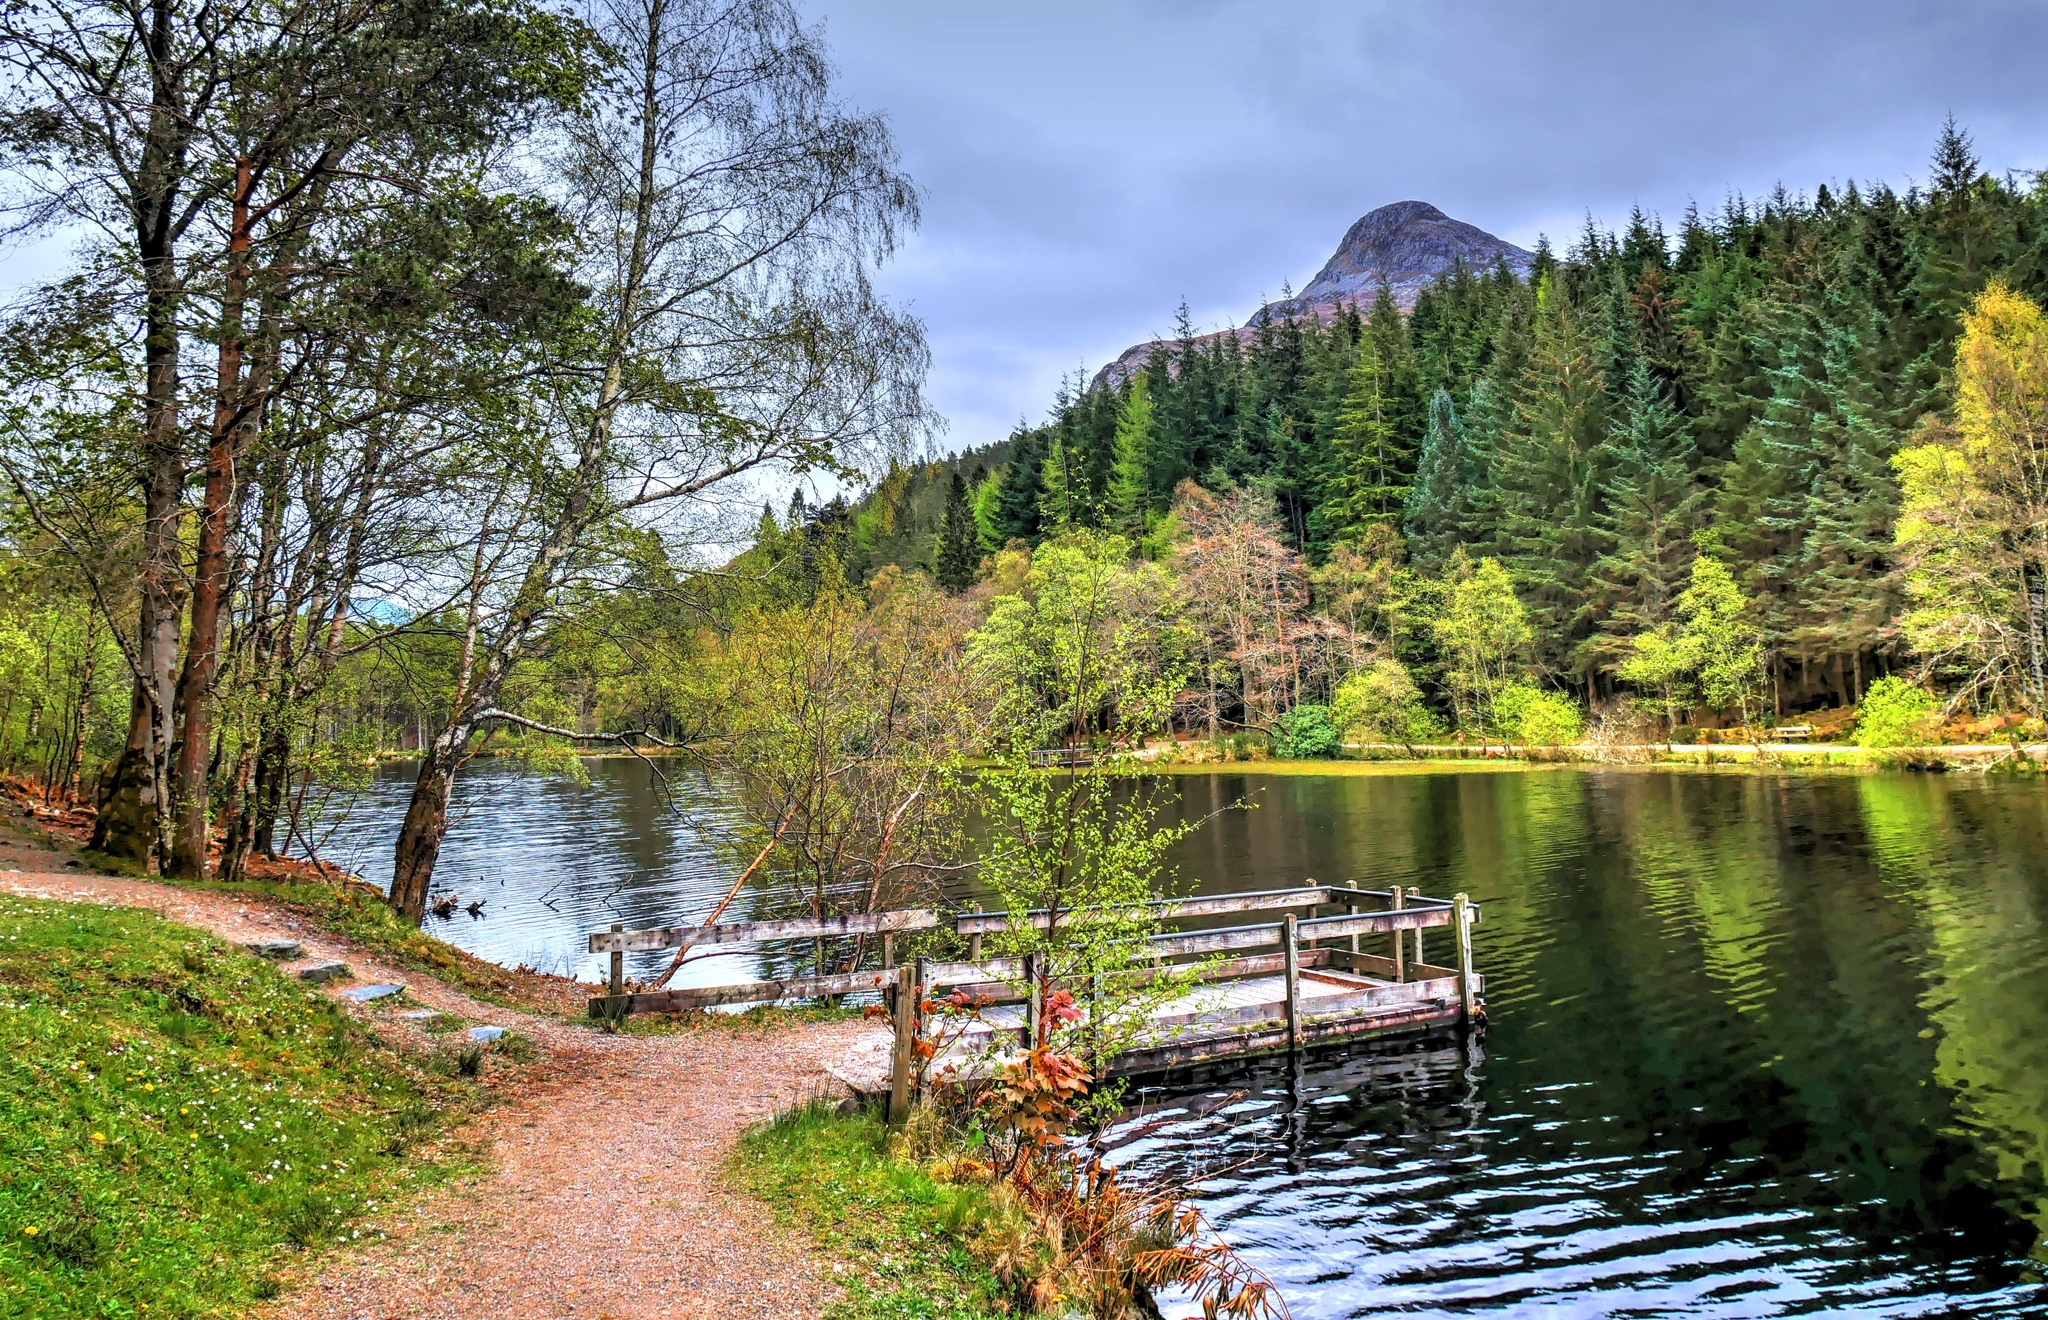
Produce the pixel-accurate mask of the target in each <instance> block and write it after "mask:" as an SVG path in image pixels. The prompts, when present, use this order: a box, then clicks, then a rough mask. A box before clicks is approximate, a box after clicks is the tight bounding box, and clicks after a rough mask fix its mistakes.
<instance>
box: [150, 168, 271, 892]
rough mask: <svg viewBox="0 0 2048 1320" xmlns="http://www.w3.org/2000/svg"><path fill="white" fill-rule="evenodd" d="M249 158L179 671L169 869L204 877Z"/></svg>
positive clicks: (238, 389)
mask: <svg viewBox="0 0 2048 1320" xmlns="http://www.w3.org/2000/svg"><path fill="white" fill-rule="evenodd" d="M249 188H250V170H249V162H248V161H247V160H243V161H242V162H240V163H239V164H238V165H237V166H236V170H235V195H234V212H233V214H234V222H233V229H232V230H231V232H230V234H229V237H228V270H227V286H226V289H225V291H224V292H223V294H222V298H221V337H220V350H219V357H218V362H219V366H218V376H217V379H216V383H215V389H214V405H213V432H212V434H211V436H210V437H209V438H208V443H207V447H206V494H205V496H204V501H203V503H202V505H201V512H200V515H199V546H198V553H197V555H196V556H195V560H194V563H193V570H192V617H191V627H190V629H189V631H188V632H187V635H186V638H185V666H184V669H183V670H182V671H181V672H180V673H179V675H178V692H177V701H178V724H179V728H180V730H181V732H182V735H183V736H182V739H181V741H180V742H179V744H178V756H177V763H176V766H175V769H174V771H173V773H172V776H171V788H172V805H171V816H172V822H173V824H172V840H171V855H170V861H169V865H167V866H165V867H164V870H165V872H166V874H170V875H177V876H183V877H185V878H186V879H191V880H203V879H205V878H206V852H207V805H208V804H207V790H208V783H207V778H208V776H207V753H208V752H209V751H210V750H211V744H212V741H213V739H212V716H213V688H214V682H215V680H216V679H217V678H218V676H219V673H220V631H221V618H222V605H223V604H224V602H225V600H226V598H227V586H228V574H229V571H230V570H231V568H232V567H233V564H232V556H231V555H230V554H229V552H228V533H229V531H230V524H231V523H232V521H233V519H234V514H235V503H236V500H235V491H236V488H237V486H238V485H239V481H240V476H241V474H240V472H239V471H238V469H239V468H240V466H241V464H240V459H241V457H242V455H241V453H240V450H241V441H242V440H243V439H244V438H245V437H247V436H248V435H249V426H248V422H249V416H248V412H249V410H250V409H252V408H254V407H256V406H258V404H257V401H256V400H253V399H245V398H244V397H243V395H244V390H243V381H242V347H243V345H242V312H243V302H244V298H245V293H246V290H247V288H248V279H249Z"/></svg>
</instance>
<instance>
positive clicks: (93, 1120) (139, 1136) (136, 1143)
mask: <svg viewBox="0 0 2048 1320" xmlns="http://www.w3.org/2000/svg"><path fill="white" fill-rule="evenodd" d="M0 1053H4V1055H5V1057H6V1060H7V1066H6V1068H5V1069H4V1070H0V1314H4V1315H7V1316H24V1317H29V1316H34V1317H71V1316H81V1317H82V1316H93V1317H144V1318H146V1320H157V1318H158V1317H175V1316H227V1315H242V1314H246V1313H247V1312H248V1311H249V1310H250V1309H251V1307H252V1306H253V1304H254V1303H256V1302H258V1301H259V1300H261V1299H263V1298H266V1297H269V1296H272V1295H274V1294H275V1293H276V1292H277V1290H278V1287H279V1280H278V1275H279V1274H280V1273H281V1272H283V1271H286V1270H289V1268H290V1267H291V1264H292V1262H293V1261H294V1260H296V1259H298V1258H299V1257H300V1253H301V1251H302V1249H304V1248H307V1247H313V1246H317V1245H319V1244H321V1243H323V1242H328V1241H332V1240H335V1239H343V1238H350V1237H353V1236H355V1235H356V1233H357V1232H359V1231H360V1230H359V1229H357V1228H353V1227H351V1223H352V1221H354V1220H355V1219H356V1218H357V1216H359V1215H361V1214H363V1213H365V1212H367V1211H372V1210H375V1209H377V1208H378V1207H380V1206H382V1205H384V1204H386V1203H387V1202H388V1201H389V1200H390V1199H391V1198H393V1197H398V1196H404V1195H406V1194H408V1193H409V1192H410V1191H411V1190H412V1189H413V1188H415V1187H417V1186H421V1185H424V1184H426V1183H428V1182H430V1181H433V1180H435V1179H438V1178H440V1177H442V1176H444V1175H446V1174H448V1173H450V1172H453V1171H455V1170H457V1169H459V1168H463V1167H469V1166H468V1165H467V1164H466V1163H465V1162H464V1161H463V1160H462V1159H461V1157H460V1156H459V1155H448V1154H443V1155H439V1156H436V1155H434V1154H432V1153H431V1152H429V1151H427V1150H425V1149H423V1145H424V1143H426V1142H427V1141H429V1140H430V1139H432V1138H433V1137H436V1136H438V1135H439V1134H440V1133H441V1132H442V1130H443V1129H444V1127H445V1125H446V1123H447V1121H448V1120H449V1119H450V1118H452V1117H454V1116H455V1115H456V1114H457V1113H459V1112H462V1111H464V1110H466V1109H467V1108H469V1107H470V1105H471V1104H472V1102H473V1100H474V1097H476V1095H477V1094H478V1092H477V1091H476V1089H475V1088H474V1087H473V1086H472V1085H470V1084H468V1083H465V1082H463V1081H461V1080H459V1079H458V1078H455V1077H449V1076H443V1075H439V1073H438V1072H437V1071H430V1070H428V1069H424V1068H421V1067H418V1066H416V1065H415V1063H414V1062H413V1061H410V1060H408V1059H406V1058H404V1057H402V1056H400V1055H399V1054H398V1053H397V1052H395V1051H393V1050H391V1049H389V1048H387V1047H385V1046H383V1045H382V1044H380V1043H379V1042H378V1040H377V1039H376V1037H375V1036H374V1035H372V1034H371V1033H369V1032H368V1031H367V1030H366V1029H364V1028H362V1027H359V1026H357V1025H356V1024H354V1023H353V1022H351V1021H350V1020H349V1018H348V1017H347V1016H346V1015H345V1014H343V1013H342V1012H340V1011H339V1010H338V1009H337V1008H335V1007H334V1006H333V1005H332V1004H330V1003H329V1002H328V1001H327V1000H325V999H323V998H321V997H320V996H318V995H317V994H314V993H312V992H310V991H308V990H307V989H306V988H304V987H302V986H300V985H298V984H297V983H295V982H293V981H290V980H288V979H286V978H285V977H284V976H283V975H281V974H280V973H279V972H278V971H277V970H276V969H275V968H273V967H271V966H269V965H268V964H266V963H264V962H262V961H261V960H259V959H257V958H255V957H252V956H250V955H248V954H245V953H243V952H241V951H239V950H235V949H231V948H230V947H228V946H227V945H224V944H222V943H221V942H220V941H218V940H215V939H212V938H211V937H209V936H207V935H205V934H203V933H202V932H199V931H195V930H192V929H190V928H187V927H183V926H177V925H173V924H171V923H169V922H166V921H163V920H161V919H160V918H158V917H156V916H154V915H152V914H149V913H144V912H134V911H124V910H118V909H106V908H99V907H90V906H85V905H80V904H66V903H43V902H33V901H29V900H24V899H15V898H5V897H0Z"/></svg>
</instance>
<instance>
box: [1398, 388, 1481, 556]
mask: <svg viewBox="0 0 2048 1320" xmlns="http://www.w3.org/2000/svg"><path fill="white" fill-rule="evenodd" d="M1473 475H1474V474H1473V473H1472V471H1471V464H1470V462H1469V461H1468V460H1467V458H1466V454H1465V428H1464V427H1463V426H1462V425H1461V424H1460V423H1459V421H1458V410H1457V407H1456V405H1455V404H1454V403H1453V402H1452V400H1451V392H1450V391H1449V390H1447V389H1438V390H1437V392H1436V393H1435V395H1433V396H1432V397H1431V398H1430V401H1429V428H1428V430H1427V431H1425V432H1424V434H1423V440H1422V456H1421V458H1419V459H1418V460H1417V461H1416V464H1415V484H1414V485H1413V486H1412V487H1410V488H1409V491H1408V504H1407V508H1406V510H1405V516H1404V518H1403V527H1404V529H1405V530H1406V532H1407V535H1408V552H1409V555H1410V556H1411V557H1412V558H1413V559H1414V561H1415V563H1416V564H1417V565H1418V566H1419V567H1422V568H1425V569H1432V570H1433V569H1436V568H1438V567H1439V566H1441V565H1442V564H1443V562H1444V561H1445V560H1446V559H1447V558H1449V556H1450V553H1451V548H1452V547H1453V546H1455V545H1457V544H1458V540H1459V535H1460V533H1461V532H1462V530H1463V528H1464V523H1465V519H1466V515H1467V512H1468V505H1467V496H1468V492H1469V491H1470V489H1471V483H1472V477H1473Z"/></svg>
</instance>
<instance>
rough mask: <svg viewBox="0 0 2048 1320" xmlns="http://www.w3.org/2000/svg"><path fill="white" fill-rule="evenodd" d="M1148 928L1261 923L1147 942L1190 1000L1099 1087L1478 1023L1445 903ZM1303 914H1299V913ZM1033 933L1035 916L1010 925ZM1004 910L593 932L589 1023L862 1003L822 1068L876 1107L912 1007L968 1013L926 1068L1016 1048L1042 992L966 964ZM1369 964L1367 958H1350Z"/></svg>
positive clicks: (968, 1062) (1465, 912)
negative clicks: (748, 957)
mask: <svg viewBox="0 0 2048 1320" xmlns="http://www.w3.org/2000/svg"><path fill="white" fill-rule="evenodd" d="M1151 906H1152V907H1153V908H1154V910H1155V912H1156V915H1157V916H1158V918H1159V919H1160V921H1161V922H1162V923H1185V922H1189V921H1194V920H1198V919H1201V918H1213V917H1218V916H1226V915H1235V914H1243V913H1269V912H1279V913H1282V914H1283V915H1281V916H1280V918H1279V919H1278V920H1272V921H1266V922H1262V923H1260V924H1256V925H1241V926H1227V927H1220V928H1217V927H1211V928H1208V929H1194V930H1174V931H1169V932H1167V933H1163V934H1159V935H1155V936H1153V937H1151V939H1149V940H1148V941H1147V945H1148V947H1147V950H1146V954H1147V961H1149V962H1151V963H1153V964H1154V965H1156V966H1159V967H1164V968H1173V967H1177V966H1186V965H1188V964H1189V963H1190V962H1191V961H1192V962H1193V963H1194V965H1195V969H1196V976H1197V978H1198V979H1197V981H1196V984H1195V985H1194V987H1193V988H1192V989H1191V990H1189V991H1187V992H1185V993H1183V994H1181V995H1180V996H1178V997H1176V998H1175V999H1174V1000H1172V1001H1171V1002H1169V1003H1167V1004H1165V1005H1162V1006H1161V1007H1160V1008H1159V1009H1158V1011H1157V1012H1156V1013H1155V1014H1154V1015H1153V1016H1152V1017H1151V1018H1150V1019H1149V1020H1148V1022H1147V1025H1146V1026H1145V1027H1144V1028H1143V1029H1142V1030H1141V1031H1140V1032H1139V1034H1138V1038H1137V1039H1136V1041H1135V1042H1134V1043H1133V1045H1132V1046H1131V1047H1130V1048H1129V1049H1127V1050H1126V1051H1124V1052H1123V1053H1121V1054H1119V1055H1118V1056H1117V1057H1116V1058H1115V1059H1113V1060H1110V1061H1108V1062H1107V1064H1106V1065H1102V1066H1101V1067H1100V1070H1101V1071H1102V1072H1104V1073H1105V1074H1107V1075H1111V1076H1127V1075H1135V1074H1144V1073H1153V1072H1160V1071H1164V1070H1168V1069H1174V1068H1181V1067H1189V1066H1193V1065H1197V1064H1205V1063H1212V1062H1216V1061H1218V1060H1223V1059H1228V1058H1233V1057H1245V1056H1252V1055H1259V1054H1269V1053H1278V1052H1284V1051H1290V1050H1299V1049H1305V1048H1309V1047H1313V1046H1315V1045H1320V1044H1325V1043H1331V1042H1338V1041H1357V1040H1369V1039H1374V1038H1383V1037H1388V1036H1397V1035H1410V1034H1418V1033H1423V1032H1429V1031H1438V1030H1446V1029H1458V1028H1461V1027H1462V1028H1470V1027H1473V1026H1475V1025H1477V1024H1478V1023H1479V1022H1481V1021H1482V1020H1483V1017H1484V1012H1485V1010H1484V998H1483V996H1484V990H1485V985H1484V981H1483V980H1482V978H1481V977H1480V975H1479V974H1478V972H1477V971H1476V970H1475V968H1474V967H1473V963H1472V942H1471V927H1472V925H1473V924H1475V923H1476V922H1477V921H1478V920H1479V915H1480V910H1479V907H1478V905H1477V904H1474V903H1472V902H1470V901H1469V900H1468V899H1467V898H1466V896H1465V895H1463V894H1459V895H1456V896H1455V897H1453V898H1449V899H1437V898H1425V897H1423V896H1421V895H1420V894H1419V893H1418V892H1416V891H1412V890H1406V889H1392V890H1374V889H1354V888H1349V887H1346V886H1340V885H1311V886H1306V887H1303V888H1299V889H1282V890H1264V891H1258V892H1253V893H1242V894H1222V895H1212V896H1204V897H1201V898H1187V899H1167V900H1162V901H1160V902H1157V903H1154V904H1152V905H1151ZM1302 912H1306V913H1307V914H1308V915H1307V916H1305V917H1304V916H1302V915H1299V914H1300V913H1302ZM1016 919H1017V920H1019V921H1023V920H1029V921H1030V922H1031V923H1032V924H1033V925H1035V926H1038V927H1040V928H1043V927H1044V926H1045V925H1046V924H1047V923H1048V922H1049V921H1050V920H1052V918H1051V917H1050V916H1049V914H1045V913H1030V914H1020V915H1019V916H1018V917H1017V918H1016ZM1011 920H1012V917H1011V916H1010V915H1009V914H1006V913H983V912H958V913H951V914H941V913H939V912H937V911H934V910H915V911H903V912H884V913H873V914H864V915H857V916H844V917H828V918H821V919H808V918H799V919H795V920H789V921H774V922H749V923H732V924H723V925H718V926H711V927H705V928H702V929H699V928H695V927H673V928H666V929H661V930H649V931H618V930H614V931H610V932H605V933H602V934H597V935H593V936H591V937H590V947H591V951H592V952H596V953H602V952H610V953H611V954H612V984H611V986H610V991H611V993H609V994H607V995H604V996H600V997H598V998H594V999H592V1000H591V1001H590V1012H591V1015H592V1016H593V1017H604V1016H614V1017H616V1016H623V1015H625V1014H629V1013H644V1012H663V1011H675V1010H679V1009H687V1008H710V1007H717V1006H724V1005H733V1004H748V1003H767V1002H774V1001H778V1000H786V999H808V998H817V997H821V996H826V995H847V994H858V993H862V992H870V993H878V994H880V995H881V996H882V997H883V999H884V1001H885V1002H887V1003H888V1004H889V1005H890V1013H889V1023H888V1025H887V1026H882V1025H880V1024H878V1025H877V1027H876V1028H875V1029H874V1030H872V1031H870V1032H869V1033H867V1034H866V1035H865V1036H864V1037H863V1038H862V1039H861V1040H860V1041H859V1042H858V1043H857V1044H856V1045H855V1047H854V1048H853V1049H852V1050H850V1051H849V1053H848V1055H847V1056H846V1057H845V1058H843V1059H842V1060H840V1061H839V1062H838V1064H837V1065H836V1066H834V1067H833V1072H834V1073H835V1074H836V1075H837V1076H839V1077H840V1078H841V1079H842V1080H843V1081H845V1082H846V1083H847V1084H848V1085H849V1086H851V1087H852V1088H853V1089H855V1090H856V1091H860V1092H864V1093H871V1094H887V1095H889V1096H890V1098H891V1101H892V1108H899V1109H900V1107H901V1106H902V1104H903V1103H904V1102H906V1101H907V1100H908V1099H909V1096H910V1092H911V1090H912V1089H913V1088H914V1085H915V1077H914V1075H913V1069H912V1067H911V1064H910V1060H911V1058H912V1054H913V1045H914V1043H915V1042H916V1041H917V1040H918V1039H920V1038H923V1037H930V1036H931V1035H932V1034H933V1032H934V1028H935V1026H937V1024H935V1023H934V1022H931V1021H927V1020H925V1015H921V1014H920V1013H919V1012H918V1008H917V1006H918V1005H919V1004H920V1003H921V1002H923V1001H924V1000H926V999H942V998H944V997H946V996H947V995H949V994H951V993H953V992H954V991H956V990H957V991H963V992H965V994H966V995H967V996H968V997H969V998H970V999H971V1000H973V1001H974V1002H975V1003H976V1004H977V1005H979V1008H978V1010H977V1013H976V1014H975V1018H976V1020H975V1021H974V1022H972V1023H971V1024H970V1025H968V1026H967V1027H966V1028H965V1029H960V1028H958V1027H957V1026H956V1027H955V1028H953V1029H952V1030H950V1031H947V1030H944V1029H941V1030H940V1031H939V1034H940V1035H943V1036H945V1037H946V1038H947V1044H946V1046H945V1049H944V1051H943V1053H942V1054H941V1056H940V1057H938V1058H936V1059H934V1060H933V1061H932V1066H933V1068H934V1069H937V1068H943V1067H945V1066H946V1065H948V1064H951V1065H953V1066H954V1067H955V1068H956V1069H957V1070H958V1071H959V1072H960V1073H962V1074H965V1075H973V1074H975V1073H977V1072H980V1071H983V1070H985V1068H986V1067H987V1066H988V1065H989V1062H990V1061H991V1060H994V1059H997V1058H1000V1057H1001V1056H1002V1055H1004V1054H1006V1053H1008V1052H1010V1051H1012V1050H1014V1049H1018V1048H1028V1047H1029V1045H1030V1044H1031V1031H1032V1028H1031V1022H1032V1020H1033V1018H1034V1016H1035V1013H1034V1012H1033V1007H1034V1004H1035V998H1036V994H1037V992H1038V987H1039V986H1040V985H1041V983H1042V981H1043V978H1041V977H1039V975H1038V973H1037V969H1036V968H1035V967H1034V966H1032V965H1031V960H1030V959H1028V958H988V959H985V958H982V957H981V943H982V938H983V936H985V935H987V934H990V933H993V932H996V931H1000V930H1002V929H1003V928H1005V927H1006V926H1007V925H1008V924H1009V923H1010V921H1011ZM941 927H948V928H950V931H951V934H952V935H953V936H954V937H955V940H954V943H955V945H956V947H957V946H958V944H960V943H964V944H965V945H966V948H967V952H968V955H969V956H968V957H967V958H966V959H964V960H960V961H932V960H926V959H918V960H915V961H913V962H910V963H906V964H903V965H901V966H896V965H894V953H893V943H894V937H895V936H896V935H898V934H900V933H902V932H906V931H916V930H929V929H934V928H941ZM1442 927H1448V928H1449V933H1450V935H1451V940H1450V941H1449V943H1450V945H1451V947H1450V948H1449V949H1445V950H1442V951H1441V952H1442V953H1445V954H1448V955H1449V959H1448V961H1447V962H1445V963H1441V964H1439V963H1434V962H1431V961H1429V959H1428V956H1427V955H1428V953H1429V950H1427V949H1426V948H1425V947H1424V944H1423V936H1424V932H1426V931H1430V930H1435V929H1438V928H1442ZM856 935H861V936H879V937H880V939H879V941H877V942H878V943H879V944H880V945H881V948H880V950H879V953H880V962H881V965H880V966H879V967H874V968H868V969H862V970H857V971H853V972H847V973H840V974H837V975H829V976H813V977H803V978H792V979H784V980H773V981H753V982H747V983H744V984H741V985H730V986H708V987H698V988H692V989H685V990H659V991H651V992H639V993H629V992H628V991H627V989H626V986H625V984H624V979H623V961H624V958H623V955H624V954H625V953H626V952H627V951H629V950H636V949H664V948H677V947H682V946H683V945H685V944H690V945H695V944H732V943H766V942H772V941H777V940H804V941H810V940H816V939H820V938H825V937H845V936H856ZM1368 949H1371V950H1373V951H1372V952H1368V951H1367V950H1368Z"/></svg>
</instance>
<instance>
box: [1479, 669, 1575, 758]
mask: <svg viewBox="0 0 2048 1320" xmlns="http://www.w3.org/2000/svg"><path fill="white" fill-rule="evenodd" d="M1493 722H1494V726H1495V727H1496V728H1498V729H1499V730H1500V731H1501V732H1502V733H1503V734H1504V735H1506V736H1507V737H1508V738H1509V739H1511V740H1512V741H1514V742H1518V743H1521V744H1522V745H1523V746H1525V747H1562V746H1564V745H1565V744H1566V743H1575V742H1577V741H1578V740H1579V739H1580V737H1582V736H1583V735H1584V733H1585V728H1586V726H1585V721H1584V719H1583V718H1582V717H1581V716H1580V714H1579V708H1578V705H1577V704H1576V703H1574V702H1573V701H1572V700H1571V698H1569V697H1566V696H1563V695H1561V694H1559V693H1556V692H1545V691H1543V690H1542V689H1541V688H1538V687H1535V686H1533V685H1531V684H1528V683H1510V684H1508V685H1507V686H1506V687H1504V688H1502V689H1501V690H1500V692H1499V693H1498V694H1497V695H1495V697H1494V699H1493Z"/></svg>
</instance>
